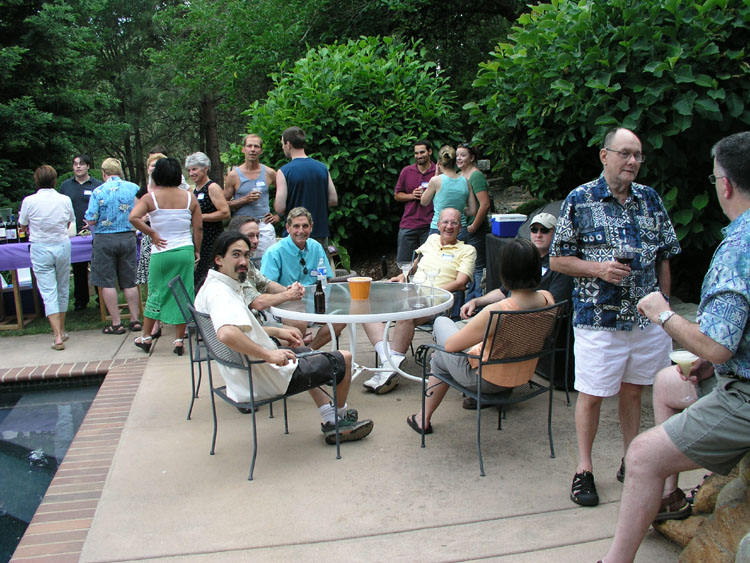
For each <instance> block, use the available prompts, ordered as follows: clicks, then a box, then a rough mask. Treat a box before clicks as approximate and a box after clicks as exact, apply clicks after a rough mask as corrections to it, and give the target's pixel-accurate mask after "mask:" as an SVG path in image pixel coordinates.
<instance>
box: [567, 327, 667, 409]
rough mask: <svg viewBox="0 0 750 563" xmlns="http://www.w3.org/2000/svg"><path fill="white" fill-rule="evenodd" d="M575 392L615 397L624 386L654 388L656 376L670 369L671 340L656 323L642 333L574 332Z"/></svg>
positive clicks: (627, 331) (636, 330)
mask: <svg viewBox="0 0 750 563" xmlns="http://www.w3.org/2000/svg"><path fill="white" fill-rule="evenodd" d="M573 330H574V333H575V346H574V350H573V351H574V354H575V360H576V382H575V389H576V391H581V392H583V393H586V394H587V395H593V396H594V397H612V396H614V395H617V394H618V393H619V392H620V384H621V383H632V384H634V385H651V384H652V383H653V382H654V377H655V376H656V372H658V371H659V370H660V369H662V368H665V367H667V366H668V365H669V352H670V350H671V349H672V339H671V338H670V337H669V335H668V334H667V333H666V332H664V330H663V329H662V328H661V327H660V326H659V325H655V324H653V323H651V324H649V325H648V326H647V327H646V328H644V329H643V330H641V329H640V328H638V327H634V328H633V330H590V329H585V328H574V329H573Z"/></svg>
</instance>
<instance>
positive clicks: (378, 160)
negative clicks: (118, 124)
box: [229, 37, 457, 248]
mask: <svg viewBox="0 0 750 563" xmlns="http://www.w3.org/2000/svg"><path fill="white" fill-rule="evenodd" d="M273 81H274V88H273V89H272V90H271V91H270V92H269V94H268V97H267V98H266V99H265V100H264V101H263V102H262V103H260V102H255V103H254V104H253V106H252V107H251V108H250V109H249V110H247V112H246V114H247V116H248V117H249V118H250V120H249V123H248V126H247V130H248V131H253V132H257V133H259V134H260V135H261V136H262V137H263V138H264V139H265V140H266V141H265V143H264V151H265V152H264V155H263V159H264V161H266V162H269V163H272V165H274V166H277V167H278V166H280V165H282V164H284V163H285V162H286V158H285V157H284V155H283V153H282V151H281V146H280V143H279V139H280V138H281V132H282V131H283V130H284V129H286V128H287V127H289V126H292V125H296V126H298V127H301V128H302V129H303V130H304V131H305V133H306V135H307V146H308V148H307V154H308V155H309V156H312V157H314V158H317V159H319V160H321V161H323V162H324V163H325V164H326V165H327V166H328V169H329V170H330V172H331V177H332V178H333V182H334V184H336V189H337V191H338V194H339V205H338V206H337V207H334V208H332V209H331V216H330V220H331V226H332V236H333V238H334V239H335V240H338V241H343V240H348V242H349V243H352V244H354V246H357V247H361V248H364V247H366V246H367V245H371V244H372V241H373V240H376V239H375V237H381V239H382V237H388V236H389V235H391V234H392V233H393V232H395V231H396V230H397V229H398V222H399V220H400V217H401V214H402V212H403V205H402V204H397V203H396V202H395V201H394V199H393V188H394V186H395V185H396V180H397V179H398V174H399V172H400V171H401V168H402V167H403V166H405V165H406V164H409V163H410V162H413V152H412V147H411V145H412V144H413V143H414V142H415V141H417V140H419V139H422V138H427V139H429V140H430V141H431V142H432V143H433V145H437V144H440V143H442V142H446V141H448V140H450V139H451V138H452V137H453V135H455V133H454V132H455V131H456V129H455V126H456V123H455V118H456V112H457V108H456V104H455V101H454V96H453V93H452V91H451V89H450V87H449V85H448V84H447V81H446V79H445V78H443V76H442V73H441V72H440V71H439V70H438V69H437V68H436V66H435V64H433V63H431V62H429V61H425V55H424V52H422V51H421V49H420V45H419V43H418V42H417V43H411V42H410V43H403V42H399V41H398V40H396V39H392V38H390V37H383V38H379V37H366V38H361V39H359V40H357V41H354V40H350V41H348V42H347V43H345V44H334V45H328V46H323V47H319V48H315V49H311V50H310V51H308V52H307V54H306V55H305V56H304V57H303V58H301V59H300V60H298V61H297V62H296V63H295V64H294V66H293V67H292V68H290V69H288V70H286V71H284V72H281V73H279V74H277V75H274V76H273ZM236 151H237V148H236V147H234V148H233V149H232V150H230V154H229V159H230V160H232V161H234V162H235V163H236V162H237V160H235V158H236V154H237V153H236Z"/></svg>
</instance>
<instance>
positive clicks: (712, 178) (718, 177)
mask: <svg viewBox="0 0 750 563" xmlns="http://www.w3.org/2000/svg"><path fill="white" fill-rule="evenodd" d="M722 178H726V176H714V175H713V174H709V176H708V181H709V182H711V183H712V184H715V183H716V180H721V179H722Z"/></svg>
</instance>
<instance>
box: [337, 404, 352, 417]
mask: <svg viewBox="0 0 750 563" xmlns="http://www.w3.org/2000/svg"><path fill="white" fill-rule="evenodd" d="M348 408H349V405H347V404H346V403H344V406H343V407H339V408H337V409H336V410H337V411H339V418H342V417H343V416H344V415H345V414H346V410H347V409H348Z"/></svg>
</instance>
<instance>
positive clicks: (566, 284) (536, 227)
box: [461, 213, 573, 319]
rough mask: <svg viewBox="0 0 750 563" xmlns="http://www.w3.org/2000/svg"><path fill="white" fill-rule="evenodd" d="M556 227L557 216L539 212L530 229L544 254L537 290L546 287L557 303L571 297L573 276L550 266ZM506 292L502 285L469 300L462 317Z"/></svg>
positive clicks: (503, 297) (499, 297) (469, 315)
mask: <svg viewBox="0 0 750 563" xmlns="http://www.w3.org/2000/svg"><path fill="white" fill-rule="evenodd" d="M555 227H557V217H555V216H554V215H552V214H551V213H539V214H538V215H535V216H534V218H533V219H532V220H531V225H530V226H529V231H530V233H531V236H530V238H531V242H533V243H534V246H536V247H537V249H538V250H539V254H541V256H542V281H541V283H540V284H539V287H538V288H537V290H539V289H546V290H547V291H549V292H550V293H551V294H552V296H553V297H554V298H555V303H559V302H560V301H564V300H566V299H570V294H571V293H572V291H573V278H572V277H570V276H567V275H565V274H561V273H560V272H553V271H552V270H550V268H549V247H550V245H551V244H552V237H554V236H555ZM506 293H507V292H506V291H505V288H504V287H502V286H501V287H500V288H498V289H493V290H492V291H490V292H489V293H487V294H486V295H483V296H482V297H475V298H474V299H472V300H470V301H467V302H466V303H465V304H464V306H463V307H461V318H462V319H468V318H469V317H471V316H473V315H474V313H475V312H476V311H477V309H481V308H482V307H486V306H487V305H489V304H490V303H497V302H498V301H501V300H503V299H505V297H506V295H505V294H506Z"/></svg>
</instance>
